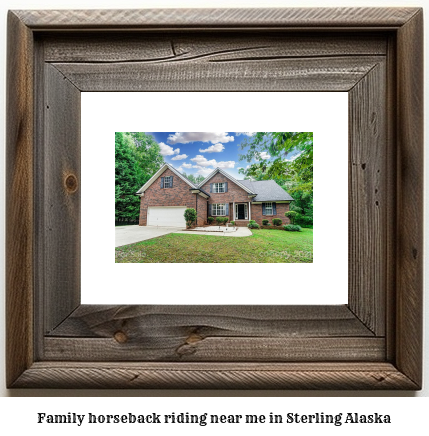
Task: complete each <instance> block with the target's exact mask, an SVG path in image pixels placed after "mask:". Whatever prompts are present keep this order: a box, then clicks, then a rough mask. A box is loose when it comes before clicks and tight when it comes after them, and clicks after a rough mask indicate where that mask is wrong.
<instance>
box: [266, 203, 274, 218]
mask: <svg viewBox="0 0 429 436" xmlns="http://www.w3.org/2000/svg"><path fill="white" fill-rule="evenodd" d="M272 214H273V203H265V215H272Z"/></svg>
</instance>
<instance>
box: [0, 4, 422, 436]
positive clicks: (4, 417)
mask: <svg viewBox="0 0 429 436" xmlns="http://www.w3.org/2000/svg"><path fill="white" fill-rule="evenodd" d="M425 3H427V0H426V2H425V1H423V0H419V1H412V2H410V1H405V0H403V1H397V0H359V1H357V0H348V1H346V0H342V1H338V0H337V1H329V2H328V1H327V2H319V1H315V0H312V1H300V2H298V1H292V0H281V1H279V0H268V1H263V0H254V1H252V0H217V1H215V0H210V1H208V0H206V1H198V0H160V1H156V0H146V1H145V2H142V1H137V0H122V1H121V2H115V1H107V0H98V1H95V0H79V1H65V2H61V3H60V2H58V1H54V0H38V1H30V0H26V1H24V0H23V1H18V0H14V1H12V0H6V1H3V2H2V4H1V5H0V11H1V13H0V20H1V22H2V25H1V43H0V59H1V63H2V68H1V69H0V81H1V83H2V86H1V89H0V98H1V100H2V107H3V108H5V68H4V65H5V58H6V54H5V46H6V43H5V34H6V30H5V29H6V10H7V9H32V8H46V9H48V8H51V9H53V8H59V7H60V6H61V7H62V8H115V7H120V8H139V7H143V6H144V7H202V6H207V7H209V6H212V7H214V6H216V7H233V6H235V7H255V6H259V7H268V6H271V7H281V6H289V7H292V6H298V5H300V6H322V5H323V6H384V7H387V6H395V5H396V6H422V7H423V6H424V5H425ZM426 18H427V17H426ZM425 22H426V23H427V22H428V20H427V19H426V20H425ZM425 38H426V41H425V47H426V53H425V59H428V58H429V56H428V54H429V53H428V48H429V43H428V42H429V41H428V40H427V32H426V37H425ZM425 71H426V77H428V76H427V74H428V73H427V71H428V69H427V68H426V70H425ZM425 97H427V91H426V92H425ZM425 126H426V128H428V126H429V123H428V122H427V111H426V115H425ZM0 135H1V137H2V138H4V117H1V118H0ZM0 159H1V162H0V165H1V166H0V174H4V169H3V168H4V160H3V156H2V155H1V157H0ZM425 164H426V168H427V167H428V160H427V158H425ZM1 192H2V193H3V192H4V180H3V179H2V180H1ZM4 206H5V205H4V203H3V202H2V203H1V204H0V208H1V210H0V212H1V213H0V217H1V222H0V228H1V230H2V231H1V232H0V238H1V240H0V242H1V244H0V245H1V247H4ZM411 206H412V205H411ZM425 224H428V221H427V219H426V221H425ZM426 238H427V237H425V239H426ZM426 241H427V239H426ZM0 261H1V265H2V267H1V270H0V283H4V250H2V251H1V252H0ZM426 266H428V265H427V260H426ZM426 271H427V268H426ZM426 288H427V285H426ZM425 291H426V292H425V321H426V322H425V333H426V335H425V346H424V348H425V374H424V375H425V376H426V378H427V377H428V359H429V355H428V350H429V342H428V337H429V330H428V327H427V320H428V316H429V313H428V309H427V301H428V300H427V295H428V292H427V289H425ZM1 296H2V300H3V304H1V305H0V319H2V320H3V319H4V307H5V305H4V289H3V287H2V289H1ZM0 329H1V332H0V356H2V357H0V374H4V358H3V356H4V353H5V349H4V323H1V325H0ZM428 386H429V385H428V383H427V382H425V383H424V389H423V390H422V391H421V392H417V393H414V392H369V391H363V392H356V391H353V392H351V391H341V392H339V391H334V392H327V391H318V392H315V391H309V392H295V391H156V390H155V391H153V390H152V391H102V390H95V391H94V390H92V391H89V390H82V391H72V390H60V391H52V390H20V391H8V390H6V388H5V384H4V376H2V379H0V395H3V396H17V397H23V396H29V397H31V396H45V397H50V396H59V397H66V398H42V399H27V400H26V399H24V398H15V399H10V398H2V399H1V400H2V401H1V402H0V406H1V407H0V428H1V430H2V433H3V432H4V433H5V434H15V432H16V433H17V434H20V433H21V432H20V431H19V430H20V429H26V430H28V431H32V432H33V434H39V433H40V432H41V430H40V428H37V427H36V425H35V424H34V413H35V412H36V411H40V409H49V410H52V411H53V412H55V413H67V412H69V411H70V412H73V411H74V409H79V410H76V411H77V412H80V411H83V413H88V412H90V411H91V409H93V408H95V407H101V408H102V409H103V410H105V411H106V412H105V413H108V412H111V411H112V410H113V409H114V410H115V411H116V410H121V411H122V410H123V408H126V406H128V408H129V409H131V408H132V409H133V410H148V409H150V408H153V407H157V410H160V411H161V410H162V411H163V412H164V413H168V412H170V411H171V409H172V408H175V409H182V410H183V408H184V407H185V406H186V408H187V409H189V410H194V409H195V408H196V407H201V406H202V405H204V406H206V408H207V409H210V412H212V413H216V412H217V411H219V413H222V410H228V411H231V412H234V410H235V408H236V407H239V406H240V404H243V403H245V404H251V405H252V407H251V409H252V410H256V409H258V410H261V413H264V412H269V411H274V412H276V411H281V410H283V411H288V410H290V409H291V408H297V409H299V410H302V411H304V410H305V411H308V412H315V411H317V410H316V409H319V410H320V408H323V409H324V411H325V410H326V411H327V412H329V411H330V410H336V409H338V408H343V409H351V411H354V410H356V409H357V411H362V412H363V411H365V410H373V411H376V410H380V408H382V409H383V410H384V411H386V409H387V410H388V411H389V412H390V413H392V414H393V415H394V416H396V417H397V421H396V423H395V424H394V425H392V426H391V427H387V430H388V431H389V432H390V434H399V432H402V434H405V433H406V432H407V433H410V434H413V433H415V434H417V433H421V432H422V429H424V428H427V421H426V419H427V410H428V406H429V402H428V398H424V399H419V400H413V399H406V398H390V399H386V398H383V399H380V398H377V397H379V396H383V397H386V396H391V397H407V396H417V397H418V396H426V397H427V396H428V394H429V387H428ZM73 396H82V397H90V396H125V397H128V398H121V399H120V400H115V399H113V400H112V399H108V398H105V399H103V398H99V399H96V400H94V399H91V398H78V399H71V398H67V397H73ZM160 396H161V397H169V396H188V397H189V398H186V399H185V400H180V399H174V398H167V399H156V398H155V399H154V398H145V397H160ZM219 396H221V397H225V398H221V399H219V398H213V397H219ZM234 396H241V397H243V396H244V397H250V398H240V399H236V398H234ZM256 396H261V397H267V398H254V397H256ZM290 396H298V397H306V396H307V397H308V396H319V397H325V398H323V399H321V398H315V399H312V398H288V397H290ZM339 396H346V397H349V396H351V397H353V398H337V397H339ZM362 396H364V397H372V398H369V399H368V398H361V397H362ZM133 397H138V398H136V399H134V398H133ZM228 397H229V398H228ZM77 404H79V407H77ZM107 404H109V405H110V406H108V405H107ZM249 409H250V408H249ZM12 426H13V427H12ZM98 429H99V430H100V429H102V431H103V432H105V428H104V427H100V428H98ZM288 429H289V428H288V427H287V428H282V429H281V434H282V435H284V434H289V433H290V434H295V432H293V431H292V432H291V431H290V429H289V431H288ZM121 430H122V428H121ZM215 430H216V432H219V429H215ZM237 430H238V429H237V428H234V427H232V428H228V432H230V433H233V432H234V433H236V432H237ZM264 430H266V428H265V427H264ZM294 430H296V428H294ZM383 430H386V427H381V428H380V427H379V426H367V427H362V426H356V427H340V428H336V429H333V428H332V427H325V428H324V427H317V432H318V433H319V434H323V435H324V434H329V435H331V434H332V433H333V432H335V433H340V432H341V431H343V432H345V433H346V432H347V433H348V434H356V435H357V434H359V435H361V434H362V432H365V434H366V435H373V434H374V435H380V434H382V432H383ZM75 431H76V429H75V428H70V429H67V428H61V427H60V428H58V427H56V426H55V427H54V430H52V429H51V430H48V429H47V428H46V427H44V428H43V434H55V435H57V434H58V433H59V432H61V434H75V433H74V432H75ZM109 431H110V432H112V431H115V434H117V432H118V428H117V427H114V428H113V430H112V429H110V430H109ZM126 431H128V434H139V435H141V434H142V433H143V432H144V430H142V429H140V428H139V427H137V431H134V433H131V431H130V430H126ZM176 431H177V430H176ZM182 431H183V430H182ZM221 431H222V432H223V433H226V432H227V429H226V428H222V429H221ZM248 431H250V430H248ZM257 431H258V434H260V429H259V428H258V430H257ZM300 431H301V432H303V433H304V434H306V433H310V432H312V433H313V432H314V428H309V427H304V428H303V429H301V430H300ZM93 432H94V430H93V429H91V433H93ZM198 432H199V433H200V432H201V429H198ZM272 432H273V430H270V433H272ZM328 432H329V433H328ZM80 433H81V434H87V433H86V432H85V433H84V431H83V430H81V431H80ZM21 434H22V433H21Z"/></svg>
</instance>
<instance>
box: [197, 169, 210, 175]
mask: <svg viewBox="0 0 429 436" xmlns="http://www.w3.org/2000/svg"><path fill="white" fill-rule="evenodd" d="M212 171H213V170H212V169H210V168H200V169H199V170H198V171H197V172H196V174H198V175H201V176H204V177H206V176H208V175H209V174H210V173H211V172H212Z"/></svg>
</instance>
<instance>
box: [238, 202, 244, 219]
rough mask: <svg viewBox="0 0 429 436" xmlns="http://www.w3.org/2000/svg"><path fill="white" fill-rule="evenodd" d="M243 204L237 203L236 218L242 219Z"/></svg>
mask: <svg viewBox="0 0 429 436" xmlns="http://www.w3.org/2000/svg"><path fill="white" fill-rule="evenodd" d="M244 217H245V215H244V204H237V219H238V220H244Z"/></svg>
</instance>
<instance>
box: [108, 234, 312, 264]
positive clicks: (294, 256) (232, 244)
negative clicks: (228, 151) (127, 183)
mask: <svg viewBox="0 0 429 436" xmlns="http://www.w3.org/2000/svg"><path fill="white" fill-rule="evenodd" d="M252 233H253V236H248V237H243V238H234V237H222V236H207V235H189V234H183V233H180V234H177V233H171V234H169V235H165V236H161V237H159V238H155V239H150V240H148V241H143V242H137V243H136V244H131V245H126V246H123V247H117V248H116V249H115V250H116V251H115V261H116V262H117V263H159V262H161V263H278V262H281V263H285V262H286V263H311V262H313V229H302V232H286V231H281V230H254V229H253V230H252Z"/></svg>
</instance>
